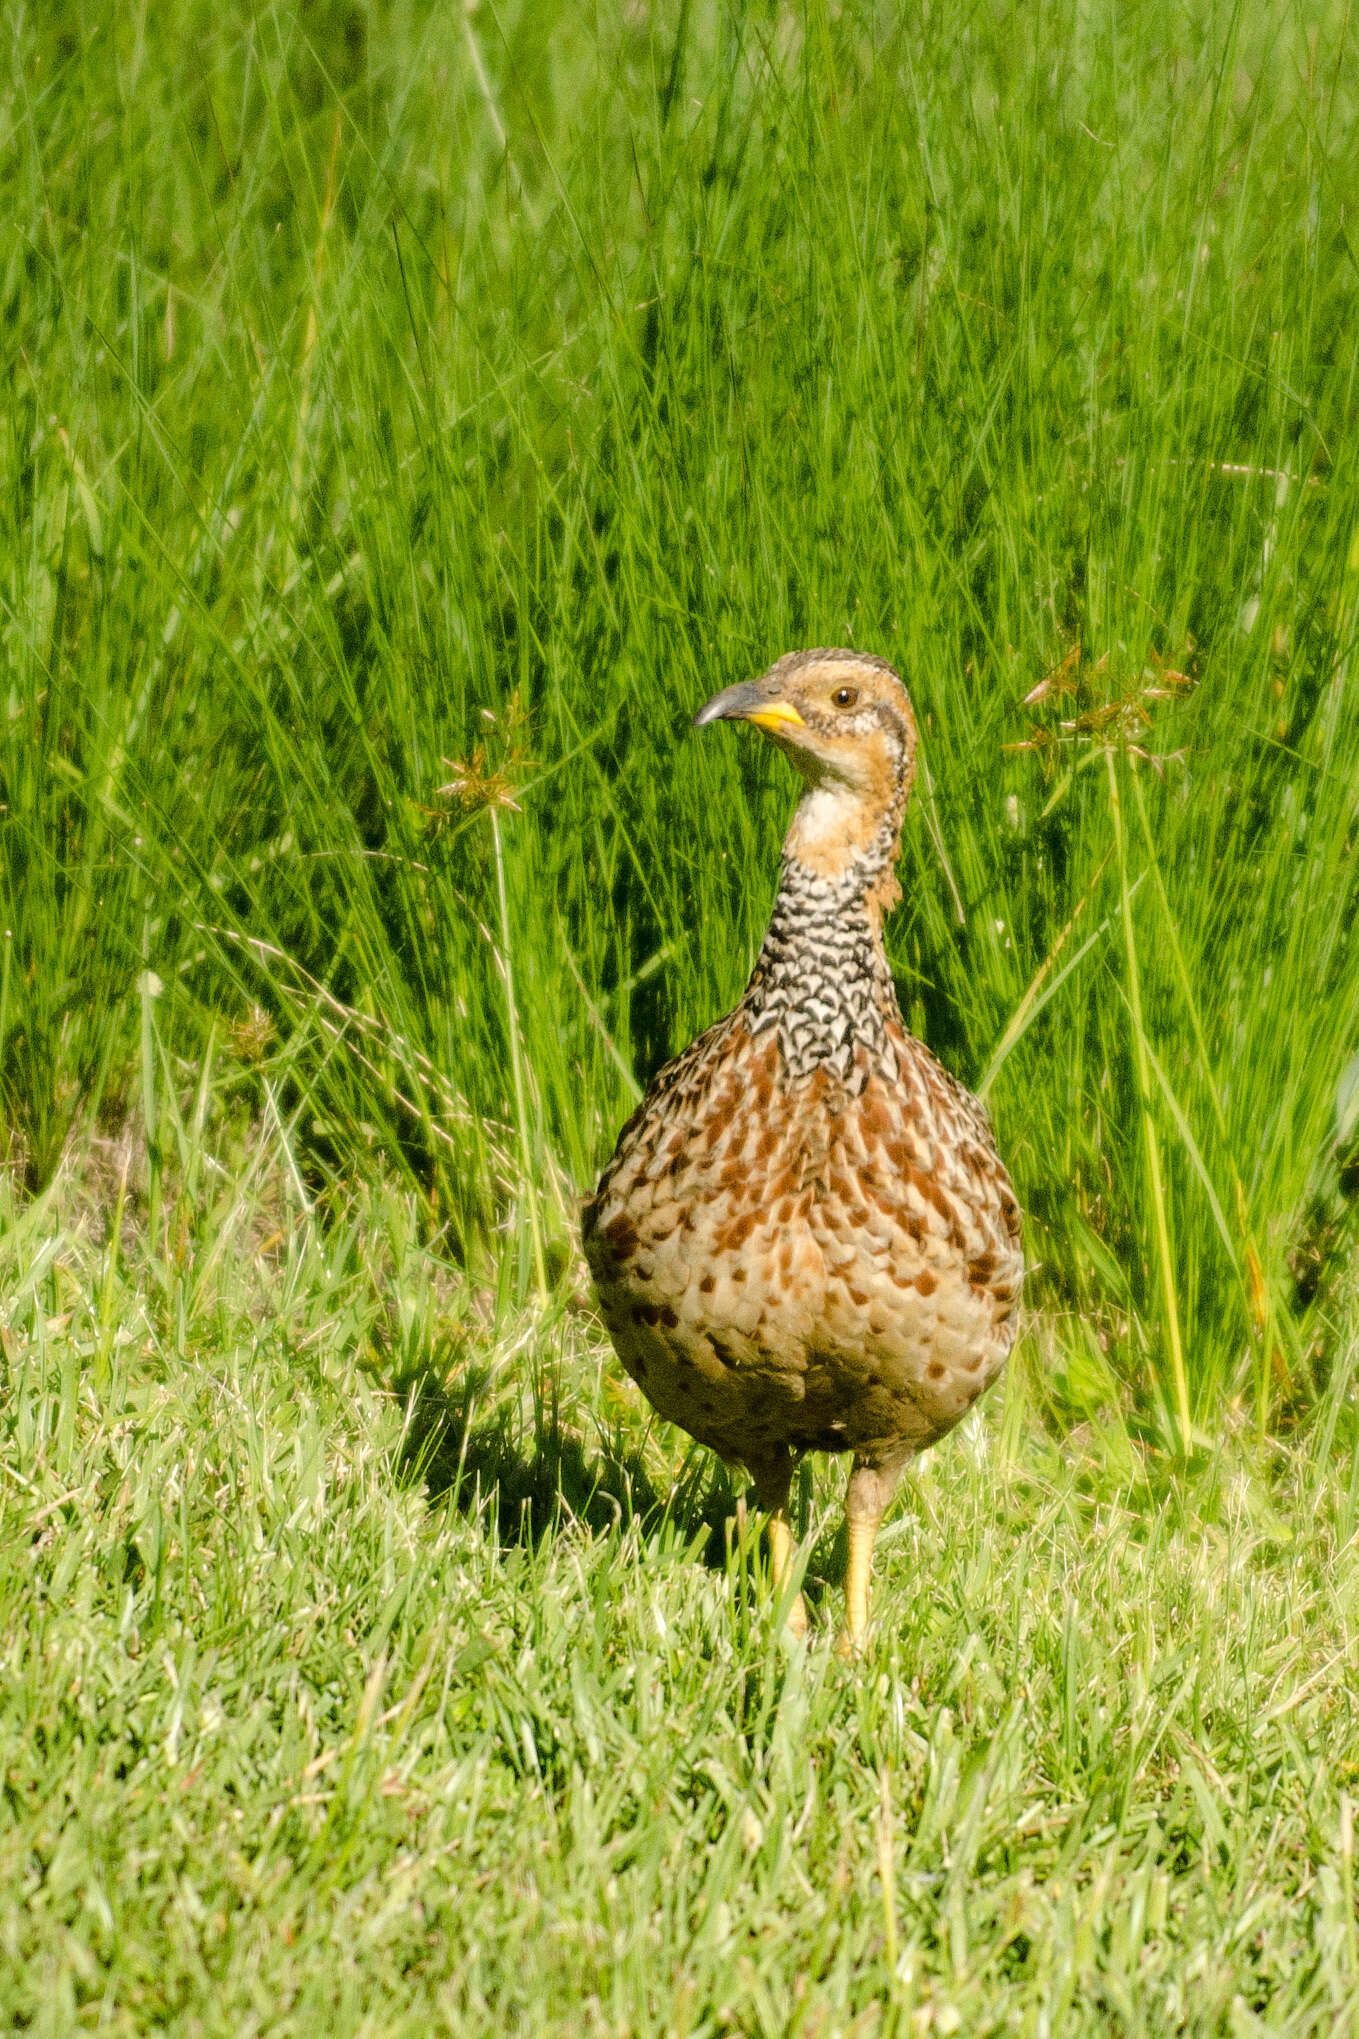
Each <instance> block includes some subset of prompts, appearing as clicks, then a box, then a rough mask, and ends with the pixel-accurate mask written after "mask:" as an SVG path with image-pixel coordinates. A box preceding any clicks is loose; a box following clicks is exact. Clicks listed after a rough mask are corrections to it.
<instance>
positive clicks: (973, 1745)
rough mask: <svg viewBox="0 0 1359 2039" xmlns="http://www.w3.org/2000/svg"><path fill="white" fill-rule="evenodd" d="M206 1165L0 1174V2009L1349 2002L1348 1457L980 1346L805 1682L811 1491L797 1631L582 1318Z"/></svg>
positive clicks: (908, 2010) (1356, 1610) (992, 2026)
mask: <svg viewBox="0 0 1359 2039" xmlns="http://www.w3.org/2000/svg"><path fill="white" fill-rule="evenodd" d="M230 1160H231V1165H230V1166H229V1167H227V1168H225V1169H224V1170H223V1171H222V1172H221V1173H220V1174H217V1175H216V1176H215V1180H214V1182H213V1184H212V1185H211V1186H210V1187H209V1189H208V1190H207V1193H206V1194H203V1195H200V1196H199V1197H197V1198H196V1199H195V1200H194V1203H193V1207H192V1210H190V1209H189V1207H188V1206H186V1207H185V1208H184V1210H183V1211H182V1212H177V1213H176V1218H177V1220H178V1219H181V1218H182V1222H177V1223H176V1226H175V1228H174V1240H175V1247H174V1253H173V1255H172V1257H171V1258H170V1259H169V1260H168V1261H165V1260H159V1259H156V1258H153V1257H148V1256H147V1255H146V1254H145V1253H144V1252H143V1251H141V1250H140V1249H139V1248H138V1247H137V1245H136V1244H135V1242H133V1241H130V1240H129V1238H128V1237H127V1234H126V1232H125V1231H124V1233H123V1234H122V1236H121V1239H120V1238H119V1237H118V1235H117V1234H115V1235H114V1236H113V1237H110V1238H108V1239H106V1240H105V1242H104V1243H103V1244H102V1245H101V1244H99V1243H97V1239H98V1234H99V1232H100V1231H101V1229H102V1225H101V1222H100V1219H99V1214H98V1213H96V1212H92V1211H90V1210H88V1209H86V1210H83V1211H82V1210H78V1209H76V1208H74V1207H72V1206H71V1205H69V1204H68V1206H67V1208H66V1209H65V1210H63V1208H62V1202H63V1200H62V1197H61V1195H60V1193H58V1194H56V1195H55V1196H54V1195H51V1194H49V1196H48V1197H47V1198H46V1199H44V1200H42V1201H41V1202H40V1203H38V1204H36V1205H30V1206H29V1207H28V1208H27V1209H26V1210H24V1211H23V1212H22V1213H19V1212H16V1211H15V1210H14V1209H13V1208H12V1207H11V1208H9V1209H7V1210H6V1212H5V1218H6V1221H7V1222H6V1244H5V1247H4V1261H3V1274H4V1282H5V1288H6V1292H7V1294H8V1295H9V1296H10V1297H11V1298H12V1300H11V1302H10V1305H9V1308H8V1311H7V1328H6V1330H5V1334H4V1341H5V1351H6V1355H7V1391H6V1398H5V1442H4V1449H3V1457H0V1533H2V1535H3V1549H4V1551H5V1553H6V1557H5V1562H4V1568H3V1572H2V1573H0V1634H3V1637H4V1642H3V1656H2V1660H0V1684H2V1686H3V1691H4V1695H5V1696H4V1702H3V1709H2V1710H0V1765H2V1766H3V1775H4V1779H5V1801H6V1809H5V1814H4V1822H3V1827H2V1828H0V1888H3V1890H4V1892H5V1904H4V1910H3V1920H2V1923H0V1932H2V1933H3V1948H2V1950H0V2020H3V2023H4V2026H5V2028H6V2029H9V2030H24V2031H30V2032H34V2033H44V2034H53V2035H59V2034H65V2033H68V2032H70V2031H72V2030H75V2029H84V2028H85V2027H86V2026H89V2027H91V2028H97V2029H100V2030H109V2031H114V2032H129V2033H130V2032H143V2031H149V2030H160V2029H168V2030H173V2031H177V2032H184V2033H203V2034H208V2033H221V2034H223V2035H232V2039H238V2035H240V2034H242V2033H249V2032H256V2031H258V2032H270V2033H274V2032H291V2033H298V2034H304V2033H312V2032H316V2033H321V2032H346V2033H349V2032H353V2033H360V2032H362V2033H374V2034H376V2033H383V2034H387V2033H410V2034H415V2033H424V2032H436V2031H448V2032H450V2033H459V2034H461V2033H473V2032H486V2033H503V2032H507V2031H515V2032H522V2033H525V2034H528V2033H543V2034H548V2033H556V2032H560V2031H563V2030H571V2031H584V2032H588V2033H591V2034H614V2035H631V2034H640V2033H653V2032H654V2033H683V2034H691V2033H711V2034H719V2033H727V2034H737V2033H741V2034H750V2033H759V2034H767V2035H771V2039H772V2035H776V2034H780V2035H781V2034H784V2033H799V2034H813V2033H821V2034H832V2033H836V2034H838V2033H848V2032H854V2033H858V2034H862V2035H869V2034H878V2033H884V2034H885V2033H897V2032H899V2033H924V2032H939V2033H949V2032H962V2033H969V2034H971V2033H978V2034H982V2033H991V2032H995V2033H1001V2032H1004V2033H1011V2032H1016V2033H1018V2032H1023V2033H1034V2034H1039V2033H1064V2034H1065V2033H1072V2034H1076V2033H1085V2032H1089V2033H1092V2034H1094V2033H1107V2032H1117V2033H1127V2034H1133V2033H1140V2034H1147V2035H1160V2034H1164V2033H1167V2032H1187V2033H1188V2032H1192V2033H1224V2034H1231V2035H1233V2039H1235V2035H1243V2034H1248V2033H1255V2032H1266V2031H1268V2032H1289V2033H1317V2034H1322V2033H1326V2034H1331V2033H1343V2032H1346V2031H1353V2030H1355V2029H1356V2026H1355V2005H1356V2003H1357V2002H1359V1926H1357V1924H1356V1913H1355V1902H1354V1899H1355V1892H1354V1861H1353V1855H1354V1845H1353V1804H1354V1800H1355V1798H1356V1797H1359V1763H1356V1760H1355V1751H1356V1749H1359V1706H1357V1705H1356V1698H1355V1694H1356V1691H1359V1643H1357V1640H1356V1638H1357V1636H1359V1619H1357V1617H1359V1539H1356V1534H1355V1531H1356V1513H1357V1511H1359V1474H1356V1473H1355V1472H1354V1470H1353V1460H1351V1464H1350V1469H1349V1470H1348V1471H1338V1470H1337V1467H1336V1464H1335V1461H1334V1459H1333V1458H1332V1456H1331V1454H1330V1453H1329V1452H1328V1451H1327V1450H1326V1449H1325V1445H1324V1442H1323V1443H1321V1444H1318V1445H1315V1446H1314V1447H1313V1449H1312V1450H1310V1451H1305V1450H1302V1449H1300V1448H1296V1447H1295V1448H1289V1449H1285V1448H1279V1449H1277V1450H1276V1451H1275V1452H1274V1453H1272V1454H1271V1455H1269V1456H1268V1457H1266V1456H1264V1455H1263V1454H1261V1453H1260V1452H1259V1451H1258V1449H1255V1448H1251V1447H1249V1446H1248V1445H1247V1444H1243V1443H1242V1441H1240V1440H1237V1439H1230V1440H1227V1441H1225V1442H1224V1444H1223V1446H1222V1448H1221V1450H1220V1451H1219V1452H1218V1453H1216V1454H1215V1455H1214V1456H1213V1457H1212V1459H1211V1460H1210V1461H1208V1462H1206V1463H1204V1464H1203V1465H1202V1466H1200V1467H1199V1468H1198V1469H1197V1471H1196V1472H1195V1473H1194V1474H1192V1475H1188V1474H1183V1473H1181V1474H1180V1475H1179V1476H1178V1477H1170V1476H1167V1475H1166V1474H1165V1473H1164V1471H1161V1472H1158V1470H1157V1468H1156V1466H1155V1464H1154V1463H1148V1462H1147V1461H1145V1460H1143V1459H1140V1458H1138V1457H1137V1456H1135V1455H1134V1454H1133V1453H1132V1452H1131V1450H1130V1449H1129V1448H1128V1446H1127V1443H1126V1440H1124V1442H1123V1447H1122V1453H1121V1455H1120V1450H1119V1445H1118V1440H1117V1438H1116V1436H1114V1435H1113V1434H1112V1433H1106V1434H1104V1435H1100V1434H1097V1433H1091V1432H1087V1433H1084V1434H1081V1435H1076V1436H1072V1437H1069V1438H1068V1439H1067V1440H1066V1442H1065V1444H1064V1445H1063V1446H1061V1447H1060V1448H1058V1447H1057V1446H1055V1445H1053V1444H1051V1443H1049V1442H1047V1441H1046V1436H1047V1433H1046V1431H1045V1427H1044V1424H1043V1422H1042V1419H1041V1408H1040V1405H1039V1404H1038V1402H1037V1401H1036V1400H1035V1398H1034V1396H1033V1392H1032V1389H1031V1387H1030V1385H1029V1376H1028V1371H1027V1369H1026V1368H1025V1367H1023V1366H1021V1367H1020V1368H1018V1369H1017V1370H1016V1372H1015V1374H1014V1376H1013V1377H1012V1380H1011V1382H1010V1384H1009V1386H1008V1389H1007V1393H1006V1399H1005V1401H1004V1403H1003V1404H1001V1405H995V1406H993V1407H992V1408H991V1409H990V1410H989V1411H988V1420H987V1421H986V1422H985V1423H984V1424H983V1423H979V1422H976V1423H974V1425H973V1427H970V1428H968V1429H967V1430H965V1431H964V1432H963V1433H961V1434H960V1435H959V1436H957V1437H955V1438H954V1439H952V1440H951V1441H950V1442H949V1443H948V1444H947V1445H946V1446H945V1447H944V1448H942V1449H941V1450H939V1451H938V1452H937V1453H935V1454H932V1455H931V1456H930V1457H929V1458H928V1460H927V1461H926V1462H924V1463H923V1464H922V1465H921V1466H920V1467H919V1468H918V1470H917V1473H916V1475H915V1477H914V1478H913V1479H912V1481H911V1482H910V1483H909V1486H910V1492H909V1496H908V1499H907V1505H906V1506H905V1507H904V1508H903V1509H902V1510H900V1511H899V1512H898V1514H897V1515H896V1517H895V1519H894V1522H893V1524H892V1526H891V1528H890V1529H889V1530H888V1532H887V1533H886V1534H885V1538H884V1543H883V1548H882V1551H881V1562H880V1566H879V1589H878V1599H877V1630H876V1637H875V1641H874V1643H873V1646H872V1649H871V1651H870V1653H869V1655H868V1657H867V1659H866V1661H865V1662H864V1663H863V1664H862V1666H860V1667H857V1668H848V1667H846V1666H845V1665H844V1664H842V1663H841V1662H840V1660H839V1659H838V1658H837V1657H836V1656H835V1654H834V1652H833V1649H832V1646H831V1638H832V1635H833V1625H832V1624H833V1619H834V1614H835V1602H836V1591H835V1588H834V1587H833V1586H829V1587H828V1586H826V1585H825V1583H824V1582H825V1581H827V1580H828V1579H833V1578H834V1577H835V1576H836V1574H837V1572H838V1564H837V1551H836V1548H835V1538H834V1533H833V1532H834V1505H833V1504H834V1495H833V1494H832V1493H831V1492H829V1491H828V1490H827V1488H826V1487H825V1485H824V1484H819V1485H818V1486H817V1488H816V1490H815V1492H814V1494H813V1495H812V1496H810V1497H808V1496H807V1495H804V1502H808V1503H809V1514H808V1518H807V1533H808V1539H809V1549H810V1553H811V1554H810V1557H809V1578H810V1585H811V1592H812V1595H813V1605H814V1623H813V1633H812V1638H811V1640H810V1643H809V1644H808V1645H807V1646H805V1647H803V1646H799V1645H794V1644H791V1643H788V1642H786V1641H780V1640H778V1639H777V1637H776V1636H775V1635H774V1633H773V1632H772V1627H771V1623H770V1621H769V1608H768V1602H767V1597H766V1591H765V1589H764V1587H763V1585H762V1578H761V1572H760V1567H759V1564H758V1561H757V1560H756V1559H755V1558H754V1557H753V1555H752V1553H751V1552H750V1551H749V1550H746V1549H743V1548H742V1547H741V1545H740V1543H739V1541H738V1542H737V1543H736V1544H735V1546H734V1547H732V1548H729V1549H727V1550H726V1551H725V1552H724V1546H723V1539H722V1537H721V1535H720V1533H718V1534H714V1533H713V1525H714V1523H717V1522H720V1520H721V1517H722V1515H723V1513H724V1512H725V1510H726V1509H728V1508H729V1506H730V1502H731V1498H732V1497H731V1495H730V1492H729V1490H726V1489H725V1488H723V1487H722V1486H721V1485H720V1484H719V1485H717V1486H716V1487H713V1486H710V1484H709V1474H708V1471H707V1469H706V1468H703V1467H701V1466H698V1465H695V1464H688V1465H684V1464H681V1463H680V1460H679V1454H678V1453H677V1452H676V1450H675V1448H674V1444H673V1441H672V1439H671V1438H669V1437H667V1436H665V1435H661V1434H657V1433H650V1434H649V1433H648V1432H647V1431H646V1430H645V1428H644V1425H643V1423H642V1419H641V1415H640V1412H639V1408H638V1404H637V1401H636V1398H635V1397H634V1396H632V1395H631V1394H630V1393H625V1392H624V1391H623V1390H622V1389H621V1388H620V1386H619V1384H618V1382H617V1381H616V1379H615V1378H614V1376H613V1373H612V1370H611V1367H610V1362H609V1356H608V1354H607V1352H606V1351H605V1349H604V1348H603V1347H602V1345H601V1341H600V1339H599V1336H598V1333H597V1331H596V1330H595V1329H594V1328H593V1326H592V1324H591V1322H590V1319H589V1318H588V1316H584V1315H582V1314H580V1313H579V1312H577V1311H575V1310H573V1309H571V1308H569V1307H568V1308H560V1309H558V1310H556V1311H555V1312H552V1313H549V1314H547V1315H542V1314H540V1313H538V1312H536V1311H530V1312H528V1313H525V1312H524V1311H522V1310H520V1309H519V1308H517V1307H516V1306H513V1305H511V1306H508V1307H506V1306H505V1305H503V1304H502V1303H498V1302H497V1299H496V1298H495V1296H494V1295H493V1294H491V1293H489V1292H486V1293H479V1294H476V1293H469V1292H468V1291H467V1288H466V1285H465V1283H464V1282H463V1281H462V1279H461V1277H460V1276H459V1275H458V1273H457V1272H456V1270H453V1269H451V1268H450V1267H448V1266H447V1265H446V1264H445V1263H443V1262H441V1261H440V1260H439V1259H438V1258H437V1257H431V1256H430V1255H429V1254H428V1253H427V1252H426V1251H425V1250H424V1249H422V1248H420V1246H419V1245H418V1243H417V1238H416V1225H415V1222H414V1219H415V1214H414V1213H413V1211H412V1210H411V1208H410V1207H409V1205H408V1204H407V1203H406V1202H405V1201H404V1200H403V1199H402V1198H401V1197H400V1196H399V1195H396V1194H389V1195H388V1196H386V1197H385V1198H382V1197H378V1196H371V1197H367V1198H365V1199H363V1200H361V1201H357V1202H355V1203H354V1204H353V1205H352V1206H351V1207H350V1208H348V1209H347V1210H345V1211H343V1212H340V1211H338V1210H335V1211H332V1212H331V1213H330V1214H329V1219H328V1221H326V1222H322V1220H321V1219H320V1217H319V1216H318V1215H316V1214H314V1213H311V1212H309V1211H308V1210H307V1208H306V1207H305V1205H304V1203H303V1200H302V1194H301V1192H300V1190H299V1188H298V1186H297V1182H296V1179H295V1175H294V1173H293V1170H292V1169H291V1167H290V1166H289V1164H288V1160H287V1155H286V1151H285V1150H284V1148H283V1147H282V1144H281V1142H277V1141H276V1142H274V1143H264V1144H256V1143H255V1141H253V1140H252V1141H251V1142H250V1143H249V1144H248V1146H247V1147H246V1148H245V1149H243V1150H242V1151H239V1152H237V1153H235V1154H233V1155H232V1156H231V1157H230ZM105 1216H107V1213H105ZM266 1227H267V1228H268V1229H267V1230H266V1229H265V1228H266ZM455 1353H456V1354H457V1355H459V1363H458V1364H457V1365H455V1366H450V1358H451V1357H452V1355H453V1354H455ZM393 1381H396V1382H397V1383H398V1386H397V1388H396V1391H395V1392H393V1388H392V1385H391V1384H392V1382H393ZM403 1382H404V1386H402V1385H401V1383H403ZM450 1383H451V1387H450V1386H449V1385H448V1384H450ZM1331 1413H1332V1419H1333V1417H1334V1411H1332V1412H1331Z"/></svg>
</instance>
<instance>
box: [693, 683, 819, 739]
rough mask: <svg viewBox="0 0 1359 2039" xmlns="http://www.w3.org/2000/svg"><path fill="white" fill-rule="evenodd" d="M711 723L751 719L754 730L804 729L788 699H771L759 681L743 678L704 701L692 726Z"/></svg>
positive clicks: (803, 724) (698, 726) (700, 726)
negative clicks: (735, 684) (709, 699)
mask: <svg viewBox="0 0 1359 2039" xmlns="http://www.w3.org/2000/svg"><path fill="white" fill-rule="evenodd" d="M710 722H753V723H754V724H755V726H756V728H757V729H774V730H777V729H788V728H792V729H805V727H806V724H805V723H804V722H803V720H802V717H801V716H800V715H799V714H798V712H797V709H796V708H795V707H794V706H793V704H792V702H791V701H771V700H770V698H769V696H768V695H767V694H766V693H765V692H764V690H763V689H762V687H761V686H760V683H759V681H758V680H742V681H740V683H739V684H738V685H737V686H734V687H724V688H723V690H722V692H721V693H720V694H714V695H713V698H712V700H711V701H705V702H704V704H703V706H702V707H701V708H700V709H699V711H698V713H697V715H696V716H695V717H694V728H695V729H706V728H707V726H708V724H709V723H710Z"/></svg>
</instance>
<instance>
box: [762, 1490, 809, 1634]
mask: <svg viewBox="0 0 1359 2039" xmlns="http://www.w3.org/2000/svg"><path fill="white" fill-rule="evenodd" d="M793 1549H794V1544H793V1525H792V1523H791V1522H790V1521H789V1520H788V1509H787V1507H786V1506H784V1507H782V1508H776V1509H775V1510H774V1513H773V1514H772V1515H771V1516H770V1518H769V1569H770V1572H771V1573H772V1575H773V1580H774V1594H775V1598H776V1599H780V1600H781V1599H782V1598H783V1595H784V1594H785V1593H786V1591H787V1590H788V1581H789V1580H790V1579H791V1578H792V1576H793ZM787 1621H788V1626H789V1628H790V1629H791V1631H792V1633H793V1634H794V1635H806V1633H807V1605H806V1602H805V1601H804V1600H803V1598H802V1595H801V1594H800V1593H795V1594H794V1595H793V1598H792V1599H791V1600H790V1601H789V1603H788V1615H787Z"/></svg>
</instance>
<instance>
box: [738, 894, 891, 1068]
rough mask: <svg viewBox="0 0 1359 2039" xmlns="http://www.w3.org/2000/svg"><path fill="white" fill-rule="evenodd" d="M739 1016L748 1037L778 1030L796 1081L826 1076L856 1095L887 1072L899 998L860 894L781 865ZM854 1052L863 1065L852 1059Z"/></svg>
mask: <svg viewBox="0 0 1359 2039" xmlns="http://www.w3.org/2000/svg"><path fill="white" fill-rule="evenodd" d="M742 1011H743V1013H744V1015H745V1018H746V1021H747V1024H748V1025H749V1027H750V1029H751V1031H752V1033H755V1034H762V1033H765V1032H767V1031H768V1030H769V1029H770V1028H774V1029H775V1030H776V1031H777V1034H778V1042H779V1051H780V1053H781V1055H782V1057H783V1062H784V1067H785V1069H786V1071H787V1074H788V1075H789V1076H790V1077H791V1078H793V1079H794V1080H797V1079H799V1078H802V1077H806V1076H810V1075H811V1074H812V1072H813V1071H814V1070H816V1069H818V1068H826V1069H829V1070H831V1071H832V1072H833V1073H834V1074H835V1075H836V1076H838V1077H839V1079H840V1081H841V1082H842V1083H844V1084H846V1085H849V1086H850V1087H851V1088H855V1089H858V1088H862V1086H863V1084H864V1083H865V1082H866V1081H867V1079H868V1076H869V1074H870V1073H871V1070H872V1069H875V1068H876V1069H886V1068H888V1067H889V1066H890V1044H889V1035H888V1028H889V1025H890V1023H891V1021H892V1020H893V1019H894V1018H895V1017H896V1015H897V1005H896V993H895V991H894V990H893V988H892V976H891V972H890V971H889V970H888V967H887V956H886V953H885V951H884V949H883V945H882V932H881V928H880V926H879V924H878V919H877V916H876V915H875V914H874V913H872V912H871V911H870V909H869V907H868V905H867V904H866V901H865V898H864V893H863V888H862V886H850V885H849V884H847V882H846V880H845V879H843V878H842V879H840V880H838V881H832V880H829V879H826V878H818V877H815V876H813V874H812V873H811V872H809V871H806V870H804V869H803V868H802V867H801V865H798V864H795V863H791V862H789V861H787V860H785V862H784V865H783V874H782V881H781V883H780V885H779V893H778V898H777V899H776V900H775V902H774V911H773V915H772V917H771V919H770V922H769V931H768V933H767V934H766V935H765V938H764V944H763V946H762V948H761V950H760V954H759V958H758V960H757V962H756V964H755V970H754V974H753V975H752V977H751V980H750V985H749V988H748V989H747V991H746V995H745V998H744V999H743V1000H742ZM861 1047H862V1048H864V1049H866V1050H867V1053H868V1066H864V1063H863V1059H862V1058H861V1057H859V1056H858V1055H857V1053H856V1051H857V1050H858V1049H859V1048H861Z"/></svg>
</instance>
